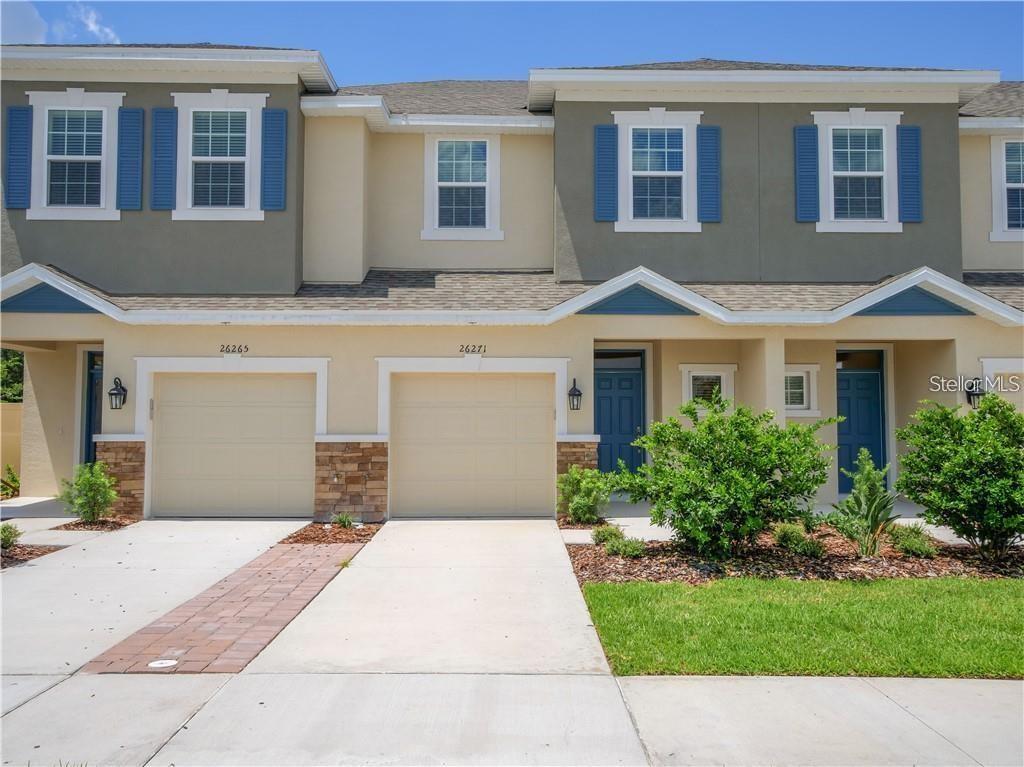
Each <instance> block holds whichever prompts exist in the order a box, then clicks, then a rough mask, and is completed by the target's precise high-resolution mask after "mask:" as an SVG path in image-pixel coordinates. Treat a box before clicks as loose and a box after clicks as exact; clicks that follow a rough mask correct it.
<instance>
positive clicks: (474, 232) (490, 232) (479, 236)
mask: <svg viewBox="0 0 1024 767" xmlns="http://www.w3.org/2000/svg"><path fill="white" fill-rule="evenodd" d="M420 239H421V240H451V241H457V240H463V241H472V240H478V241H479V240H504V239H505V232H504V231H503V230H501V229H458V228H452V229H422V230H420Z"/></svg>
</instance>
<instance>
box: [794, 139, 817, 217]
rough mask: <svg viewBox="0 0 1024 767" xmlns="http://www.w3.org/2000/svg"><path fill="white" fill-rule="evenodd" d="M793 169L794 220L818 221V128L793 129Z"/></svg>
mask: <svg viewBox="0 0 1024 767" xmlns="http://www.w3.org/2000/svg"><path fill="white" fill-rule="evenodd" d="M793 168H794V174H795V178H794V181H795V186H796V220H797V221H801V222H804V221H818V220H819V218H820V216H821V213H820V211H819V207H820V206H819V204H818V126H817V125H797V126H795V127H794V128H793Z"/></svg>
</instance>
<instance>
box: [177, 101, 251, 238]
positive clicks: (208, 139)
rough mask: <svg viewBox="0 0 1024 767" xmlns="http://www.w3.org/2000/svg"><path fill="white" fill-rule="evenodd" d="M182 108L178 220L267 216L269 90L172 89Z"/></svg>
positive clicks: (179, 129) (248, 219)
mask: <svg viewBox="0 0 1024 767" xmlns="http://www.w3.org/2000/svg"><path fill="white" fill-rule="evenodd" d="M171 95H172V96H173V97H174V105H175V106H176V107H177V108H178V178H177V200H176V205H175V209H174V210H173V211H171V218H172V219H173V220H175V221H181V220H192V221H195V220H200V221H262V220H263V211H262V210H261V209H260V159H261V150H262V127H263V125H262V117H263V107H264V106H266V103H267V94H266V93H229V92H228V91H226V90H222V89H214V90H212V91H210V92H209V93H173V94H171Z"/></svg>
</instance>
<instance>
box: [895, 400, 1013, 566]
mask: <svg viewBox="0 0 1024 767" xmlns="http://www.w3.org/2000/svg"><path fill="white" fill-rule="evenodd" d="M896 436H897V437H898V438H899V439H901V440H903V442H905V443H906V445H907V452H906V453H905V454H904V455H903V457H902V458H901V459H900V464H901V471H900V476H899V479H898V480H897V481H896V487H897V489H899V491H900V492H901V493H903V494H904V495H905V496H907V498H909V499H910V500H912V501H914V502H915V503H918V504H920V505H921V506H923V507H924V513H923V514H922V516H923V517H924V518H925V520H926V521H928V522H930V523H932V524H933V525H945V526H947V527H950V528H952V530H953V532H955V533H956V534H957V535H959V536H960V537H961V538H963V539H964V540H966V541H967V542H968V543H970V544H971V545H972V546H973V547H974V548H976V549H977V550H978V551H979V552H980V553H981V554H982V555H983V556H985V557H988V558H998V557H1001V556H1004V555H1005V554H1006V553H1007V552H1008V551H1009V549H1010V547H1011V546H1013V545H1014V544H1015V543H1016V542H1018V541H1019V540H1021V538H1024V413H1019V412H1017V410H1016V409H1015V408H1014V406H1013V405H1012V404H1011V403H1010V402H1008V401H1006V400H1004V399H1002V398H1001V397H999V396H998V395H996V394H986V395H985V396H984V397H982V398H981V402H980V403H979V405H978V409H977V410H968V411H967V413H966V414H965V415H960V413H959V408H954V407H944V406H942V405H939V404H936V403H927V404H926V406H925V407H922V408H921V409H919V410H918V411H917V412H916V413H914V415H913V417H912V420H911V422H910V423H909V424H908V425H907V426H904V427H903V428H902V429H897V430H896Z"/></svg>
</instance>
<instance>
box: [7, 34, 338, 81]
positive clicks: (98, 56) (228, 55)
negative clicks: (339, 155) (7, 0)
mask: <svg viewBox="0 0 1024 767" xmlns="http://www.w3.org/2000/svg"><path fill="white" fill-rule="evenodd" d="M0 61H3V63H4V64H5V65H7V66H11V65H14V67H16V66H17V65H19V64H28V65H46V64H61V63H66V64H80V65H84V66H87V67H88V68H91V69H96V68H101V69H102V68H106V67H109V68H111V69H116V68H132V67H137V66H138V65H140V64H152V65H155V66H156V68H165V69H170V70H180V69H195V68H196V64H197V63H199V64H203V65H206V66H207V67H209V69H211V70H214V71H216V70H217V69H218V68H221V69H223V70H224V71H238V70H237V69H236V67H241V68H242V69H244V68H249V67H251V66H252V65H254V64H269V65H274V66H286V67H290V68H293V69H294V70H295V73H296V74H297V75H299V76H300V77H301V78H302V80H303V82H304V83H305V84H306V87H307V88H309V89H310V90H319V91H326V92H332V93H333V92H334V91H335V90H337V87H338V86H337V83H336V82H335V80H334V75H332V74H331V70H330V69H329V68H328V67H327V62H326V61H324V58H323V56H322V55H321V53H320V51H316V50H301V51H282V50H273V49H266V48H260V49H239V48H160V47H153V48H134V47H131V48H126V47H119V46H95V47H93V46H68V47H63V46H53V47H50V46H22V45H5V46H3V49H2V51H0ZM233 65H234V66H233ZM14 67H12V71H13V70H14Z"/></svg>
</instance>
